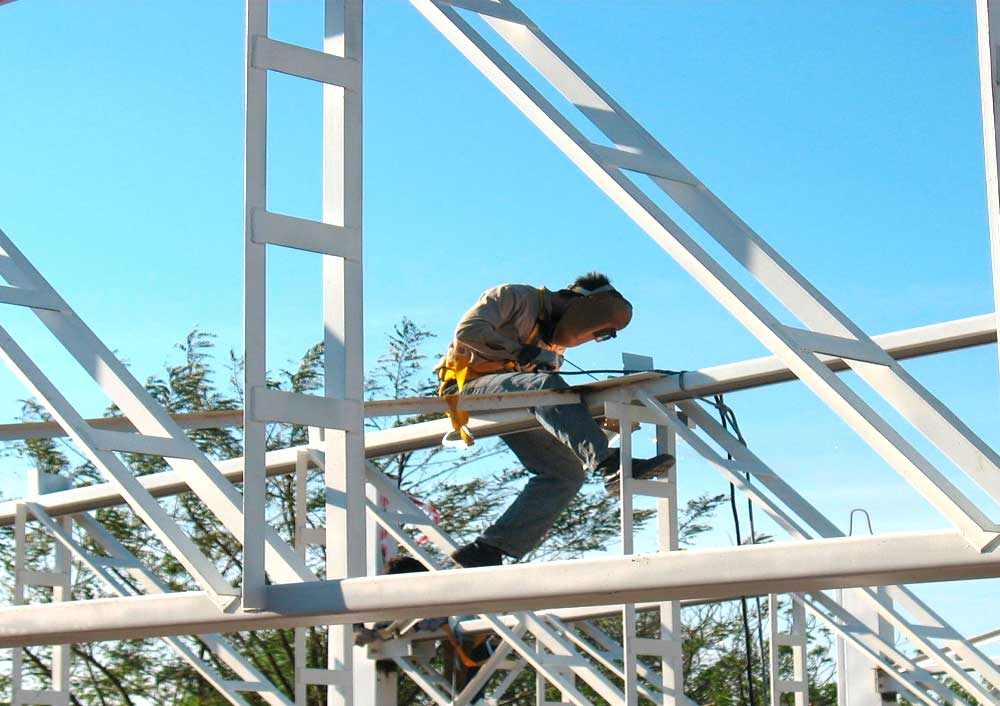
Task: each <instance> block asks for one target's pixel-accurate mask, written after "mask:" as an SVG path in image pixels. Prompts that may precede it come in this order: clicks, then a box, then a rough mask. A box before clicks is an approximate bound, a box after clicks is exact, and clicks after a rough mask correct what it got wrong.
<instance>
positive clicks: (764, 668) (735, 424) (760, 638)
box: [719, 395, 768, 684]
mask: <svg viewBox="0 0 1000 706" xmlns="http://www.w3.org/2000/svg"><path fill="white" fill-rule="evenodd" d="M719 399H720V400H722V395H719ZM722 405H723V406H724V407H725V413H726V415H727V416H728V417H729V424H730V426H731V427H732V428H733V433H734V434H735V435H736V440H737V441H739V442H740V444H742V445H743V446H746V445H747V441H746V439H744V438H743V432H741V431H740V423H739V420H737V419H736V411H735V410H734V409H733V408H732V407H730V406H729V405H727V404H725V401H722ZM743 476H744V478H746V480H747V483H748V484H749V482H750V472H749V471H744V472H743ZM747 514H748V516H749V519H750V544H756V543H757V528H756V526H755V525H754V516H753V500H751V499H750V498H747ZM754 601H755V603H756V604H757V644H758V647H759V648H760V655H761V660H760V672H761V677H762V683H763V684H767V683H768V678H767V676H768V664H767V660H766V659H764V621H763V618H762V616H763V615H764V608H763V606H762V604H761V600H760V596H754Z"/></svg>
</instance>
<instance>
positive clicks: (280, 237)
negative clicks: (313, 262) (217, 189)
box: [251, 208, 361, 262]
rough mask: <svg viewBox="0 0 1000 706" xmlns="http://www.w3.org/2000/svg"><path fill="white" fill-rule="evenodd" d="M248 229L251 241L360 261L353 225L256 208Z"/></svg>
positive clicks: (357, 239)
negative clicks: (334, 223) (346, 226)
mask: <svg viewBox="0 0 1000 706" xmlns="http://www.w3.org/2000/svg"><path fill="white" fill-rule="evenodd" d="M251 232H252V236H253V242H255V243H260V244H271V245H281V246H284V247H286V248H295V249H296V250H305V251H308V252H314V253H319V254H322V255H332V256H334V257H342V258H344V259H346V260H353V261H355V262H359V261H360V260H361V231H359V230H358V229H357V228H344V227H343V226H337V225H331V224H329V223H321V222H320V221H311V220H308V219H305V218H295V217H293V216H285V215H283V214H280V213H271V212H270V211H264V210H261V209H259V208H257V209H254V212H253V227H252V231H251Z"/></svg>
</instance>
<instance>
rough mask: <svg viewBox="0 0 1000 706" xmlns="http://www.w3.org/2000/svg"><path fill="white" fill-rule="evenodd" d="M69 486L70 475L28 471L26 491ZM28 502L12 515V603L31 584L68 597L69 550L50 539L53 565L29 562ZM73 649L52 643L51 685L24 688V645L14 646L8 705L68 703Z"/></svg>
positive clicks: (55, 597) (57, 597)
mask: <svg viewBox="0 0 1000 706" xmlns="http://www.w3.org/2000/svg"><path fill="white" fill-rule="evenodd" d="M70 486H71V484H70V480H69V478H67V477H65V476H59V475H55V474H52V473H42V472H41V471H39V470H38V469H36V468H33V469H31V470H30V471H29V472H28V495H29V496H36V495H40V494H43V493H54V492H57V491H60V490H67V489H68V488H69V487H70ZM27 522H28V506H27V504H25V503H22V502H19V503H18V504H17V507H16V510H15V518H14V541H15V545H14V605H24V604H25V603H27V600H28V595H27V589H28V588H29V587H31V586H46V587H49V588H51V589H52V601H53V602H58V601H68V600H70V599H71V589H72V584H73V581H72V559H71V557H70V554H69V552H68V551H67V550H66V548H65V547H64V546H62V544H60V543H59V542H53V544H54V551H53V561H52V569H45V570H35V569H31V568H29V566H28V528H27ZM58 522H59V526H60V528H62V530H63V531H64V532H67V533H69V532H72V526H73V525H72V522H73V520H72V518H71V517H70V516H68V515H67V516H65V517H61V518H59V520H58ZM71 659H72V652H71V650H70V646H69V645H53V646H52V664H51V668H50V674H51V677H50V679H51V685H50V688H48V689H25V688H24V649H23V648H20V647H15V648H14V650H13V660H12V665H11V706H27V705H28V704H41V703H44V704H50V705H51V706H69V703H70V692H69V670H70V661H71Z"/></svg>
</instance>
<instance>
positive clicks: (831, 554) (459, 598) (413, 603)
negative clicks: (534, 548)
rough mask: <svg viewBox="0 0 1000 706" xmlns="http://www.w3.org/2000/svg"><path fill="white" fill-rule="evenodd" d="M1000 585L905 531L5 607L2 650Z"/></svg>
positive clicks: (990, 564) (955, 550)
mask: <svg viewBox="0 0 1000 706" xmlns="http://www.w3.org/2000/svg"><path fill="white" fill-rule="evenodd" d="M998 576H1000V554H995V553H994V554H981V553H979V552H978V551H976V550H975V549H973V548H972V547H970V546H969V544H968V543H967V542H966V541H965V540H964V539H963V537H962V536H961V534H960V533H959V532H957V531H955V530H935V531H926V532H907V533H895V534H885V535H877V536H870V537H841V538H837V539H815V540H811V541H809V542H783V543H773V544H758V545H751V546H744V547H738V548H732V547H729V548H722V549H698V550H688V551H684V552H676V553H669V554H641V555H633V556H613V557H602V558H597V559H579V560H575V561H558V562H545V563H538V564H517V565H512V566H503V567H495V568H493V567H491V568H481V569H455V570H451V571H440V572H433V573H423V574H407V575H405V576H378V577H363V578H351V579H343V580H334V581H317V582H309V583H300V584H280V585H275V586H271V587H270V588H269V591H268V594H269V609H268V610H266V611H261V612H253V613H246V612H243V611H241V610H239V609H233V610H231V611H229V612H220V611H219V609H218V606H217V604H215V603H214V602H212V600H211V599H210V598H209V597H208V595H207V594H206V593H204V592H192V593H179V594H173V595H167V596H139V597H136V598H119V599H97V600H92V601H77V602H75V603H74V605H73V606H72V607H71V608H67V607H66V606H60V605H54V604H49V605H35V606H18V607H16V608H3V609H0V648H4V647H13V646H17V645H33V644H59V643H64V642H89V641H94V640H117V639H125V638H128V639H135V638H142V637H153V636H162V635H184V634H192V633H194V634H197V633H205V632H235V631H242V630H262V629H270V628H278V627H295V626H305V625H316V624H344V623H355V622H368V621H375V620H385V619H403V618H419V617H428V616H436V615H462V614H466V613H482V612H496V611H504V612H507V611H520V610H536V609H542V608H560V607H570V606H589V605H607V603H608V601H609V600H614V601H616V602H622V603H638V602H642V601H653V600H655V601H664V600H682V599H686V598H702V599H719V600H722V599H730V598H735V597H737V596H741V595H762V594H766V593H770V592H773V591H787V592H802V591H807V592H815V591H821V590H826V589H832V588H850V587H858V586H873V585H875V586H878V585H886V584H896V583H922V582H929V581H933V582H938V581H953V580H960V579H978V578H995V577H998Z"/></svg>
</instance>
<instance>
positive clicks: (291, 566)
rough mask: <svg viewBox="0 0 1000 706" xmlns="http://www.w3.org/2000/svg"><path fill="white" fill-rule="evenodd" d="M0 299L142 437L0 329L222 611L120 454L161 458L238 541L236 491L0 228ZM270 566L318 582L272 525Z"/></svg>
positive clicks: (182, 537) (18, 368)
mask: <svg viewBox="0 0 1000 706" xmlns="http://www.w3.org/2000/svg"><path fill="white" fill-rule="evenodd" d="M0 251H2V252H0V275H2V276H3V278H4V279H5V280H6V281H7V282H8V283H9V285H10V286H4V287H0V301H2V302H5V303H8V304H18V305H21V306H26V307H28V308H30V309H31V310H32V311H33V312H34V313H35V314H36V316H37V317H38V318H39V320H41V322H42V323H43V324H45V326H46V327H47V328H48V330H49V331H50V332H51V333H52V334H53V335H54V337H55V338H56V340H58V341H59V343H60V344H62V346H63V347H64V348H65V349H66V350H67V351H68V352H69V353H70V354H71V355H72V356H73V357H74V358H75V359H76V361H77V362H78V363H79V364H80V365H81V366H82V367H83V368H84V370H86V371H87V372H88V373H89V374H90V376H91V377H92V378H93V379H94V381H95V382H97V384H98V385H99V386H100V387H101V389H102V390H103V391H104V392H105V394H107V396H108V398H109V399H110V400H111V401H112V402H113V403H114V404H115V405H116V406H117V407H118V409H119V410H120V411H121V413H122V415H123V417H124V418H125V419H126V420H127V421H128V422H129V423H130V424H131V425H132V426H133V427H134V428H135V429H136V430H137V432H138V433H130V432H122V431H109V430H105V429H96V428H94V427H92V426H91V425H89V424H87V423H86V421H85V420H84V419H83V417H82V416H81V415H80V414H79V413H78V412H77V410H76V409H75V408H74V407H73V405H72V404H71V403H70V401H69V400H68V399H67V398H66V397H64V396H63V395H62V393H61V392H60V391H59V390H58V389H57V388H56V386H55V385H54V384H53V383H52V382H51V381H50V380H49V378H48V377H46V375H45V374H44V373H43V372H42V370H41V369H40V368H39V367H38V366H37V365H36V364H35V362H34V361H33V360H32V359H31V358H30V357H29V356H28V354H27V353H25V351H24V350H23V349H22V348H21V347H20V345H18V343H17V342H16V341H15V340H14V338H13V336H11V334H10V333H8V332H7V331H6V330H5V329H3V328H2V327H0V357H2V358H3V360H4V362H5V363H6V364H7V365H8V367H9V368H10V369H11V370H12V371H13V372H14V374H15V375H16V376H17V377H18V378H19V379H20V380H21V381H22V382H23V383H24V384H25V386H26V387H27V388H28V389H29V390H30V391H31V392H32V393H33V394H34V395H35V397H36V398H37V399H38V401H39V402H40V403H41V404H42V405H43V406H44V407H45V408H46V410H48V412H49V413H50V414H51V415H52V417H53V418H54V419H55V420H56V421H57V422H58V423H59V424H60V426H62V428H63V429H64V430H65V431H66V433H67V435H68V436H69V437H70V438H72V440H73V441H74V442H75V443H76V445H77V447H78V448H79V449H80V451H81V452H82V453H83V455H84V456H86V458H87V459H88V460H89V461H90V462H91V463H93V464H94V465H95V466H96V467H97V468H98V469H99V470H100V471H101V472H102V474H103V475H104V476H105V477H106V478H107V479H108V480H109V481H110V482H111V483H112V484H114V486H115V487H116V489H117V491H118V492H119V493H120V494H121V497H122V498H123V499H124V500H125V502H127V503H128V505H129V506H130V507H131V508H132V510H133V511H134V512H135V513H136V515H138V516H139V517H140V518H141V519H142V520H143V521H144V522H145V523H146V524H147V525H148V526H149V527H150V529H151V530H152V531H153V532H154V533H155V534H156V536H157V538H158V539H159V540H160V541H161V542H163V544H164V545H165V546H166V547H167V549H168V550H169V551H170V552H171V553H172V554H173V555H174V556H175V557H176V558H177V560H178V561H179V562H180V563H181V564H182V565H183V566H184V568H185V569H187V571H188V572H189V573H190V574H191V576H192V577H193V578H194V579H195V580H196V581H197V582H198V584H199V585H200V586H201V587H202V588H203V589H204V590H206V591H207V592H208V593H209V594H210V595H212V596H213V597H214V598H215V600H216V601H217V603H218V604H219V607H220V610H221V609H222V608H224V607H226V606H228V605H230V604H231V603H233V602H234V601H235V600H236V597H237V591H236V589H234V588H233V586H232V585H231V584H230V583H229V581H228V580H227V579H226V577H225V576H223V575H222V573H221V572H220V571H219V569H218V568H217V567H216V566H215V565H214V564H213V563H212V562H211V561H210V560H209V559H208V558H207V557H206V556H205V555H204V554H202V553H201V551H200V550H199V549H198V548H197V546H196V545H195V543H194V542H193V541H192V540H191V538H190V537H189V536H188V535H187V534H186V533H185V532H184V530H183V529H182V528H181V527H180V526H179V525H178V524H177V523H176V522H175V521H174V519H173V518H172V517H171V516H170V515H169V513H167V512H166V510H164V509H163V508H162V507H160V505H159V504H158V503H157V501H156V499H155V498H154V497H153V496H152V495H151V494H150V493H149V491H148V490H147V489H146V488H145V486H144V485H143V483H142V481H140V480H139V479H138V478H137V477H135V476H134V475H133V474H132V471H131V470H130V469H129V467H128V465H127V464H126V462H125V461H124V460H123V459H124V458H125V457H124V454H143V455H148V456H159V457H162V458H163V459H164V460H165V461H166V463H167V464H169V465H170V467H171V468H172V469H173V470H174V471H175V472H176V473H177V474H178V475H179V477H180V478H182V479H183V480H184V483H185V484H186V485H187V486H188V488H189V489H190V490H192V491H194V493H195V494H196V495H197V496H198V497H199V498H200V499H201V500H202V502H204V503H205V505H206V507H208V509H209V510H211V511H212V512H213V513H214V514H215V516H216V517H217V518H218V520H219V521H220V522H221V524H222V525H223V526H224V527H225V528H226V529H227V530H228V531H230V532H231V533H232V534H233V536H234V537H235V538H236V539H237V540H238V541H242V538H243V522H242V511H241V507H240V503H241V499H240V493H239V491H237V490H236V488H235V487H233V484H232V482H231V481H229V480H228V479H227V478H225V477H224V476H223V475H222V473H221V472H220V471H219V469H218V468H216V466H215V465H214V464H213V463H212V462H211V461H210V460H209V459H208V457H207V456H205V454H204V453H202V452H201V450H200V449H199V448H198V447H197V446H196V445H195V444H194V443H193V442H192V441H191V440H190V439H189V438H188V437H187V436H185V434H184V432H183V431H182V430H181V429H180V427H178V426H177V424H176V422H174V420H173V419H171V417H170V415H169V414H167V412H166V410H164V409H163V407H161V406H160V404H159V403H158V402H157V401H156V400H155V399H153V397H152V396H151V395H150V394H149V393H148V392H147V391H146V389H145V388H144V387H143V386H142V385H141V384H140V383H139V381H138V380H136V379H135V378H134V377H133V376H132V374H131V373H130V372H129V371H128V369H127V368H126V367H125V366H124V365H123V364H122V363H121V361H119V360H118V359H117V358H116V357H115V356H114V354H113V353H112V352H111V351H110V350H109V349H108V348H107V346H105V345H104V344H103V343H102V342H101V341H100V339H98V338H97V336H96V335H95V334H94V333H93V331H91V330H90V328H88V327H87V325H86V324H85V323H84V322H83V321H82V320H81V319H80V317H78V316H77V315H76V313H75V312H74V311H73V310H72V309H71V308H70V306H69V304H67V303H66V301H65V300H64V299H63V298H62V297H60V296H59V294H58V293H57V292H56V291H55V289H53V288H52V287H51V285H49V283H48V282H47V281H45V279H44V278H43V277H42V275H41V274H40V273H39V272H38V271H37V270H36V269H35V268H34V267H33V266H32V265H31V263H30V262H29V261H28V260H27V258H25V257H24V255H23V254H22V253H21V252H20V251H19V250H18V249H17V248H16V247H15V246H14V244H13V243H12V242H11V241H10V239H9V238H7V236H6V235H5V234H4V233H3V232H2V231H0ZM263 536H264V539H265V542H266V545H267V555H268V562H269V563H268V571H269V572H270V574H271V577H272V579H273V580H274V581H276V582H289V581H304V580H315V578H316V577H315V575H314V574H313V573H312V572H311V571H309V569H308V568H307V567H306V566H305V564H304V562H301V561H300V560H299V559H298V557H297V556H296V555H295V553H294V552H293V551H292V549H291V547H289V546H288V544H287V543H286V542H285V541H284V540H283V539H282V538H281V537H280V536H279V534H278V533H277V532H276V531H274V530H272V529H270V528H267V529H266V530H265V531H264V532H263Z"/></svg>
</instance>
